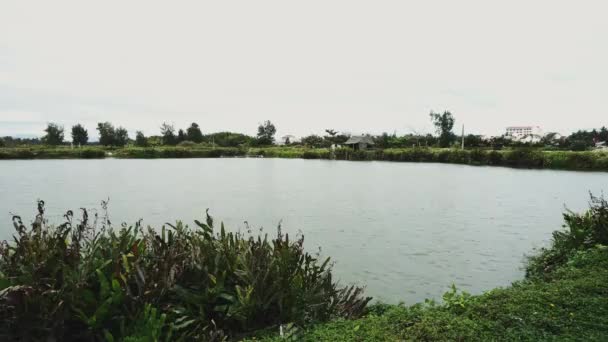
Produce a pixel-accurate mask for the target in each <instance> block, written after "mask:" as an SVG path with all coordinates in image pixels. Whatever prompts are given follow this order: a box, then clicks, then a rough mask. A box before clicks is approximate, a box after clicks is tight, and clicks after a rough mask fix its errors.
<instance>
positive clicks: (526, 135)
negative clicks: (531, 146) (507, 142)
mask: <svg viewBox="0 0 608 342" xmlns="http://www.w3.org/2000/svg"><path fill="white" fill-rule="evenodd" d="M505 136H506V137H509V138H511V139H514V140H519V141H523V142H539V141H540V140H541V139H542V138H543V130H542V129H541V128H540V127H538V126H511V127H507V132H506V133H505Z"/></svg>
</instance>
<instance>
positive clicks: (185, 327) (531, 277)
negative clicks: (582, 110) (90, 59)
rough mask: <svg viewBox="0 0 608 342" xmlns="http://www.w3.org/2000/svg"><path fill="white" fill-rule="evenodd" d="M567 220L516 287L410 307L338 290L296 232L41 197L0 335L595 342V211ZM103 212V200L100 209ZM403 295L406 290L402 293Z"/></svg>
mask: <svg viewBox="0 0 608 342" xmlns="http://www.w3.org/2000/svg"><path fill="white" fill-rule="evenodd" d="M590 204H591V205H590V209H589V210H588V211H587V212H584V213H580V214H579V213H573V212H566V213H565V214H564V219H565V226H564V229H562V230H559V231H556V232H555V233H554V234H553V242H552V244H551V245H550V246H549V247H546V248H543V249H540V250H538V251H537V252H536V254H533V255H532V256H531V257H529V259H528V261H527V266H526V278H525V279H523V280H521V281H518V282H516V283H514V284H513V285H512V286H510V287H508V288H498V289H493V290H491V291H488V292H486V293H484V294H482V295H476V296H475V295H470V294H468V293H466V292H462V291H459V290H458V289H457V288H456V287H454V286H452V289H451V290H450V291H448V292H447V293H445V294H444V295H443V300H442V301H440V302H436V301H434V300H427V301H425V302H424V303H419V304H416V305H413V306H406V305H404V304H400V305H386V304H372V305H368V303H369V301H370V298H367V297H365V296H364V295H363V293H362V289H361V288H357V287H353V286H350V287H340V286H338V285H336V283H335V281H334V279H333V278H332V272H331V268H332V267H331V263H330V262H329V260H328V259H321V258H320V257H319V256H318V255H312V254H309V253H307V252H305V251H304V248H303V241H304V240H303V237H301V236H300V237H297V238H296V239H292V238H291V237H289V236H288V235H287V234H282V232H281V229H280V227H279V229H278V231H277V233H276V235H274V237H272V238H269V237H268V236H267V235H265V236H259V237H258V236H253V235H251V234H250V233H249V232H244V233H233V232H227V231H226V230H225V228H224V227H223V225H220V228H219V229H217V228H215V226H216V225H215V224H214V222H213V219H212V218H211V217H210V216H208V215H207V216H206V219H205V220H204V221H203V222H200V221H195V225H196V228H192V229H191V228H188V227H187V226H186V225H184V224H183V223H180V222H178V223H177V224H175V225H167V227H166V228H162V229H161V230H158V231H155V230H152V229H150V228H148V229H144V228H143V227H142V226H141V224H140V223H138V224H136V225H134V226H130V227H128V226H126V225H124V224H123V225H121V226H120V228H112V227H111V225H110V222H109V221H108V219H107V217H106V216H105V215H95V216H94V217H92V216H89V213H88V212H87V211H86V210H84V209H82V217H81V218H80V220H76V219H75V218H74V213H73V212H72V211H68V212H67V213H66V215H65V222H64V223H63V224H61V225H59V226H52V225H49V223H48V222H47V221H46V219H45V217H44V202H40V203H39V205H38V214H37V216H36V218H35V220H34V221H33V223H32V225H31V227H26V226H25V225H24V223H23V222H22V219H21V217H19V216H15V217H13V224H14V227H15V229H16V233H15V237H14V240H13V241H12V242H10V243H8V242H4V243H3V244H2V245H1V248H0V317H2V320H0V338H2V339H3V340H26V341H27V340H34V341H35V340H49V338H50V339H55V340H61V341H97V340H106V341H178V340H201V341H222V340H242V339H246V340H249V341H253V340H263V341H275V340H276V341H282V340H285V339H289V340H303V341H396V340H425V341H431V340H442V341H443V340H450V341H463V340H503V341H512V340H534V341H539V340H556V339H557V340H585V341H603V340H606V339H607V338H608V329H607V328H608V203H607V202H606V201H605V200H604V199H601V198H595V197H592V199H591V203H590ZM105 205H106V204H103V207H104V208H105ZM404 286H407V284H404Z"/></svg>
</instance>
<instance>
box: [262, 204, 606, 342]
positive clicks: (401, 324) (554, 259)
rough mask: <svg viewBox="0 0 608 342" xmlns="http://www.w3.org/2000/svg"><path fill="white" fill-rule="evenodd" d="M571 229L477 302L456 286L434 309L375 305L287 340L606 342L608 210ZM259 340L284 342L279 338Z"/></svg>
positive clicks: (598, 208) (570, 219)
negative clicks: (521, 274) (520, 274)
mask: <svg viewBox="0 0 608 342" xmlns="http://www.w3.org/2000/svg"><path fill="white" fill-rule="evenodd" d="M564 218H565V221H566V228H567V229H566V230H562V231H556V232H555V233H554V235H553V244H552V245H551V246H550V247H549V248H546V249H542V250H540V251H539V253H538V254H536V255H534V256H533V257H531V258H530V260H529V263H528V266H527V275H526V279H524V280H522V281H519V282H516V283H514V284H513V285H512V286H511V287H509V288H504V289H502V288H499V289H494V290H491V291H489V292H487V293H485V294H483V295H480V296H471V295H469V294H467V293H465V292H459V291H458V290H457V289H456V288H455V287H453V288H452V291H450V292H448V293H446V294H445V295H444V296H443V301H442V302H441V303H437V302H434V301H426V302H425V303H420V304H417V305H414V306H409V307H407V306H404V305H397V306H391V305H381V304H380V305H373V306H371V307H370V309H369V314H368V315H366V316H365V317H363V318H361V319H357V320H336V321H333V322H330V323H327V324H320V325H317V326H315V327H313V328H310V329H304V330H301V329H297V328H292V329H290V330H287V332H286V334H287V335H288V336H290V337H293V338H294V339H298V340H303V341H400V340H421V341H522V340H523V341H546V340H561V341H606V340H608V203H606V201H604V200H602V199H597V198H592V203H591V208H590V210H589V211H588V212H586V213H583V214H576V213H566V214H565V215H564ZM256 340H264V341H274V340H276V341H282V340H284V339H283V338H280V337H279V336H278V335H277V334H276V333H269V334H265V335H264V334H261V335H260V336H258V338H257V339H256Z"/></svg>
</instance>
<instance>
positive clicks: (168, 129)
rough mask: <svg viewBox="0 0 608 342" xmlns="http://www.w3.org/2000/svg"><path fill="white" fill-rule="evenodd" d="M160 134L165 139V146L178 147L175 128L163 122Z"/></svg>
mask: <svg viewBox="0 0 608 342" xmlns="http://www.w3.org/2000/svg"><path fill="white" fill-rule="evenodd" d="M160 134H161V135H162V137H163V145H170V146H172V145H177V137H176V136H175V127H173V125H169V124H168V123H166V122H163V124H162V126H160Z"/></svg>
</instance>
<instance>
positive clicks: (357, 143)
mask: <svg viewBox="0 0 608 342" xmlns="http://www.w3.org/2000/svg"><path fill="white" fill-rule="evenodd" d="M344 145H346V146H350V147H352V148H353V149H354V150H365V149H366V148H367V147H368V146H372V145H374V139H372V137H370V136H369V135H360V136H352V137H350V138H349V139H348V141H346V142H345V143H344Z"/></svg>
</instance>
